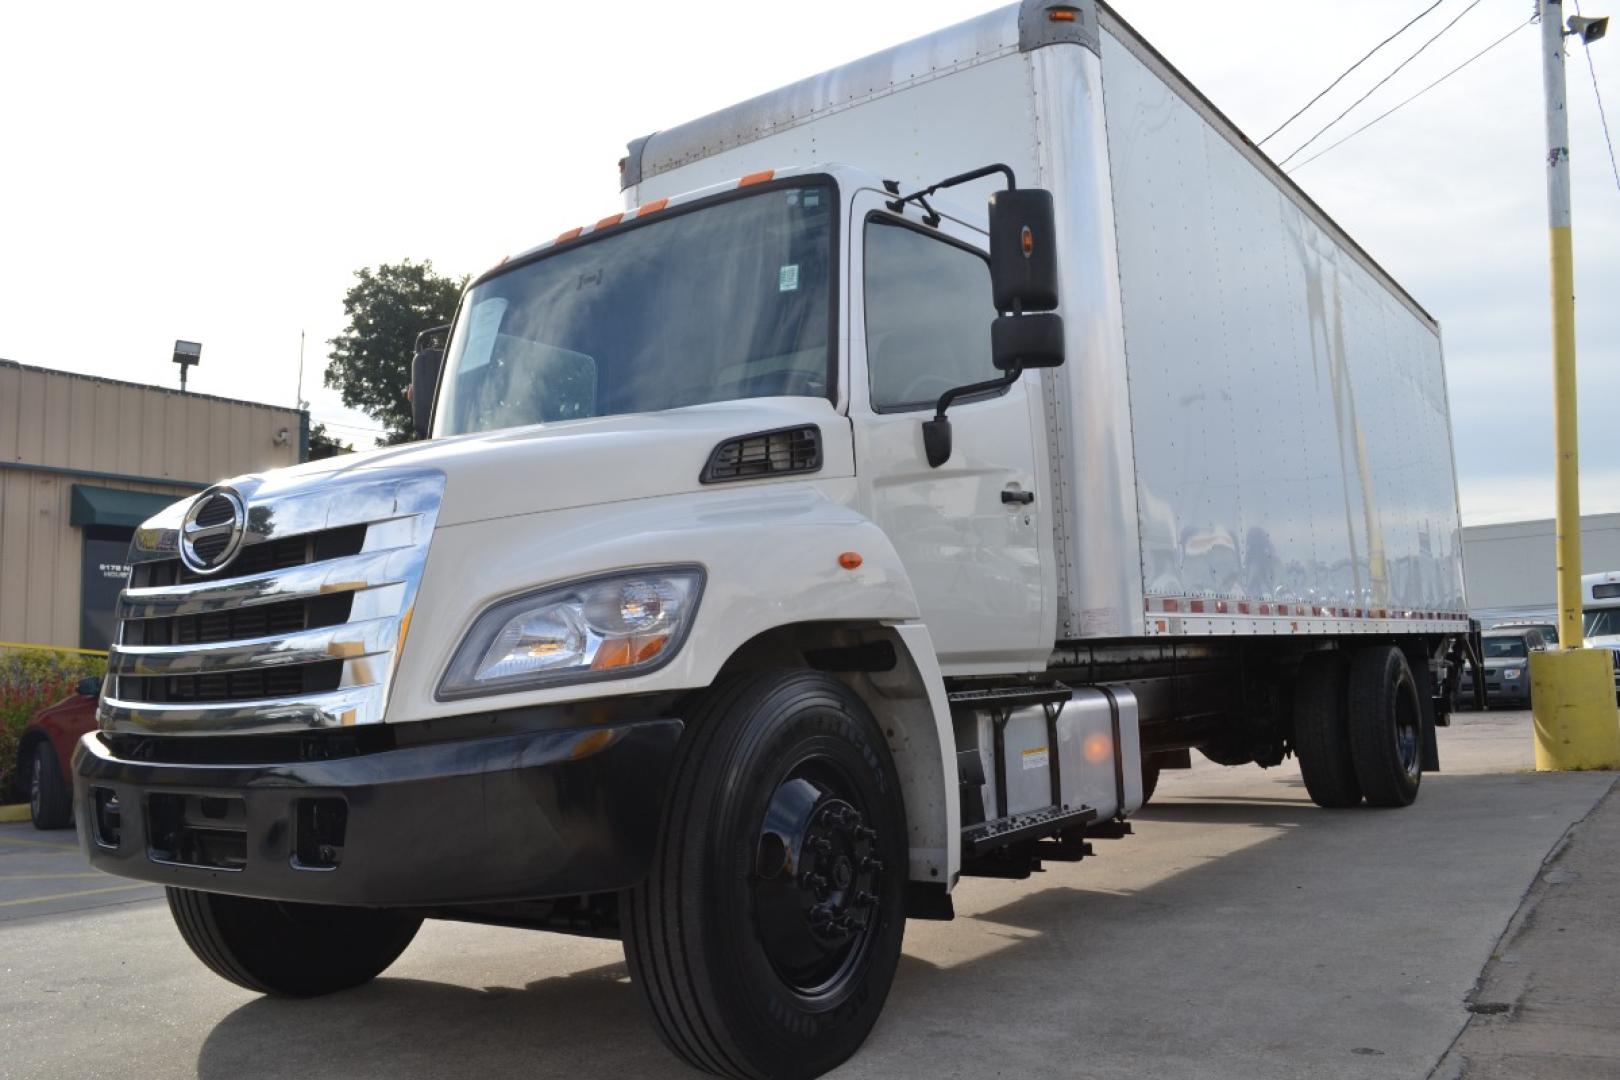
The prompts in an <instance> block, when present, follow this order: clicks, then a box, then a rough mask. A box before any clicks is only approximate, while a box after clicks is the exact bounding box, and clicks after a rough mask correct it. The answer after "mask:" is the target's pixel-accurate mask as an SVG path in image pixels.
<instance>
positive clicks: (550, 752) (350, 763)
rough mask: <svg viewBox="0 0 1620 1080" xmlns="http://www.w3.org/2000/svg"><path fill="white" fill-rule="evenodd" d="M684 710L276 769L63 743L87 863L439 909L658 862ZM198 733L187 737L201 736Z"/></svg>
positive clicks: (284, 894)
mask: <svg viewBox="0 0 1620 1080" xmlns="http://www.w3.org/2000/svg"><path fill="white" fill-rule="evenodd" d="M681 727H682V725H681V722H680V721H679V720H646V721H641V722H637V723H629V724H622V725H617V726H603V727H592V728H579V729H567V730H553V731H536V732H526V733H523V734H516V735H500V736H494V737H487V738H478V739H468V740H462V741H457V742H444V743H432V744H424V745H416V746H408V747H402V748H398V749H389V750H380V751H377V752H374V753H362V754H357V755H355V756H351V757H340V758H332V759H327V760H318V761H291V762H284V763H276V764H171V763H159V762H152V761H145V760H131V759H126V758H122V757H119V756H118V755H117V754H115V753H114V751H113V750H112V748H111V747H110V746H109V745H108V744H107V742H106V741H104V740H103V738H102V737H101V736H100V735H99V734H97V733H92V734H89V735H86V736H85V737H84V738H83V739H82V740H81V741H80V742H79V746H78V748H77V749H76V750H75V751H74V755H73V774H74V785H73V786H74V800H75V807H76V810H77V813H76V815H75V816H76V818H77V821H78V830H79V843H80V845H81V846H82V847H83V848H84V850H85V852H86V854H87V855H88V856H89V858H90V862H91V864H92V865H94V866H95V867H97V868H98V869H101V870H105V871H107V872H109V873H112V874H118V875H121V876H123V877H130V878H136V879H138V880H141V881H151V882H155V883H157V884H160V885H172V886H178V887H181V888H189V889H201V890H204V891H209V892H223V893H233V894H236V895H239V896H252V897H259V898H263V899H270V900H290V901H300V902H308V903H322V904H357V905H366V906H375V907H388V906H406V907H409V906H434V905H455V904H470V903H487V902H497V901H510V900H524V899H536V898H542V897H548V896H566V895H575V894H580V893H592V892H606V891H610V890H614V889H620V888H624V887H626V886H629V885H632V884H634V883H635V882H637V881H639V880H640V879H641V878H642V876H643V875H644V874H645V873H646V870H647V866H648V863H649V862H650V860H651V857H652V849H653V842H654V838H655V834H656V831H657V827H658V822H659V820H660V817H661V815H662V812H663V795H664V786H665V782H666V781H667V779H668V774H669V768H670V764H671V762H672V760H673V758H674V750H675V744H676V741H677V740H678V739H679V737H680V732H681ZM207 738H208V737H207V736H191V737H189V738H188V742H190V741H196V742H203V741H206V740H207Z"/></svg>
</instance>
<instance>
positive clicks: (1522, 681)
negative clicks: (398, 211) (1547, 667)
mask: <svg viewBox="0 0 1620 1080" xmlns="http://www.w3.org/2000/svg"><path fill="white" fill-rule="evenodd" d="M1546 648H1547V639H1546V638H1545V637H1543V636H1542V634H1541V631H1540V630H1536V629H1531V628H1526V627H1518V626H1514V627H1493V628H1492V629H1490V630H1487V631H1485V633H1484V634H1483V635H1482V636H1481V639H1480V651H1481V653H1482V654H1483V660H1484V664H1485V702H1486V704H1488V705H1519V706H1528V705H1529V704H1530V654H1531V653H1533V652H1542V651H1545V650H1546Z"/></svg>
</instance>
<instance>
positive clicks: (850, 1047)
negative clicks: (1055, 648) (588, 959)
mask: <svg viewBox="0 0 1620 1080" xmlns="http://www.w3.org/2000/svg"><path fill="white" fill-rule="evenodd" d="M659 829H660V831H659V839H658V846H657V849H656V853H655V854H654V857H653V865H652V867H651V869H650V870H649V871H648V875H647V878H646V880H645V881H644V882H643V883H642V884H640V885H638V886H636V887H635V888H633V889H631V890H629V892H628V893H627V894H626V913H627V918H626V920H625V926H624V949H625V957H626V959H627V960H628V962H629V965H630V971H631V975H632V978H633V979H634V980H635V982H636V984H637V985H638V986H639V987H640V988H641V991H642V993H643V994H644V995H645V998H646V1001H647V1004H648V1006H649V1008H650V1009H651V1011H652V1016H653V1021H654V1023H655V1025H656V1027H657V1029H658V1032H659V1035H660V1036H661V1037H662V1038H663V1040H664V1042H665V1043H666V1044H668V1046H669V1048H670V1049H671V1050H673V1051H674V1052H675V1053H676V1054H677V1055H678V1056H680V1057H681V1058H682V1059H683V1060H685V1061H686V1062H688V1063H689V1064H691V1065H693V1066H694V1067H696V1068H699V1069H703V1070H705V1071H706V1072H711V1073H717V1074H720V1075H723V1076H736V1077H778V1078H792V1077H813V1076H819V1075H821V1074H822V1073H824V1072H826V1071H827V1070H828V1069H831V1068H833V1067H834V1066H836V1065H838V1064H839V1063H840V1062H842V1061H844V1060H846V1059H847V1058H848V1057H849V1056H850V1055H851V1054H853V1053H854V1052H855V1050H856V1049H857V1048H858V1047H859V1046H860V1045H861V1043H862V1042H863V1041H864V1040H865V1039H866V1036H867V1033H868V1032H870V1031H871V1029H872V1025H873V1024H874V1023H875V1022H876V1021H877V1017H878V1013H879V1012H880V1011H881V1010H882V1008H883V1002H884V999H885V998H886V997H887V996H888V993H889V985H890V983H891V982H892V981H893V980H894V972H895V967H896V965H897V963H898V962H899V957H900V942H901V937H902V935H903V934H904V932H905V912H904V885H905V880H906V869H907V856H908V848H909V843H908V841H907V835H906V824H905V806H904V804H903V802H902V801H901V795H900V783H899V777H898V775H897V773H896V771H895V767H894V762H893V760H892V758H891V757H890V755H889V748H888V745H887V743H886V742H885V740H884V737H883V732H882V731H881V730H880V729H879V727H878V725H877V723H876V721H874V720H873V718H872V715H871V713H870V712H868V711H867V708H866V706H865V704H864V703H862V701H861V700H860V698H858V697H856V696H855V694H854V693H852V692H851V691H850V690H849V689H848V688H847V687H846V686H844V684H843V683H841V682H839V681H838V680H836V679H834V678H832V677H831V676H829V675H824V674H820V673H817V672H802V671H774V672H766V673H762V674H758V675H752V676H747V677H744V678H740V679H735V680H732V681H730V682H726V683H722V684H721V685H720V686H718V687H716V688H715V689H714V690H713V691H712V692H710V693H709V694H708V695H707V697H706V698H705V700H704V701H703V703H702V704H701V705H700V706H699V708H698V709H697V710H696V711H695V712H694V714H693V716H692V719H691V722H690V724H689V726H688V729H687V733H686V736H685V737H684V738H683V739H682V740H681V744H680V748H679V749H678V750H677V752H676V759H675V766H674V771H673V774H672V780H671V789H670V792H669V794H668V796H667V798H666V801H665V809H664V815H663V819H662V821H661V823H660V826H659Z"/></svg>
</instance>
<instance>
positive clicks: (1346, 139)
mask: <svg viewBox="0 0 1620 1080" xmlns="http://www.w3.org/2000/svg"><path fill="white" fill-rule="evenodd" d="M1529 25H1530V24H1529V23H1527V22H1522V23H1520V24H1519V25H1517V26H1515V27H1514V28H1513V29H1511V30H1509V31H1508V32H1507V33H1505V34H1503V35H1502V36H1501V37H1499V38H1497V39H1496V40H1495V41H1493V42H1491V43H1490V44H1489V45H1487V46H1485V47H1484V48H1483V49H1481V50H1479V52H1477V53H1475V54H1474V55H1473V56H1470V57H1469V58H1468V59H1467V60H1464V61H1463V62H1462V63H1460V64H1458V65H1457V66H1456V67H1454V68H1452V69H1451V70H1450V71H1448V72H1446V73H1445V74H1444V75H1442V76H1440V77H1439V78H1438V79H1436V80H1434V82H1432V83H1430V84H1429V85H1428V86H1425V87H1424V88H1423V89H1421V90H1419V91H1418V92H1417V93H1415V94H1413V95H1412V96H1411V97H1409V98H1407V99H1406V100H1405V101H1403V102H1401V103H1400V104H1399V105H1396V106H1395V107H1394V108H1392V109H1387V110H1385V111H1384V112H1381V113H1379V114H1378V115H1377V116H1375V117H1373V118H1372V119H1371V120H1369V121H1367V122H1366V123H1365V124H1362V125H1361V126H1360V127H1358V128H1356V130H1354V131H1352V132H1351V133H1350V134H1348V135H1346V136H1345V137H1344V138H1342V139H1340V140H1339V141H1338V142H1336V143H1334V144H1333V145H1332V146H1329V147H1327V148H1326V149H1323V150H1318V151H1317V152H1316V153H1314V154H1312V155H1311V156H1310V157H1308V158H1306V159H1305V160H1304V161H1302V162H1300V163H1299V164H1298V165H1295V166H1294V167H1293V168H1292V169H1289V170H1288V172H1289V174H1290V175H1292V174H1293V173H1296V172H1298V171H1299V170H1301V169H1303V168H1304V167H1305V166H1307V165H1309V164H1310V163H1311V162H1313V161H1315V160H1316V159H1317V158H1319V157H1321V156H1322V155H1323V154H1326V153H1327V152H1328V151H1330V150H1333V149H1335V148H1336V147H1340V146H1343V145H1344V144H1345V143H1347V142H1349V141H1350V140H1351V139H1353V138H1355V137H1356V136H1357V135H1360V134H1361V133H1362V132H1363V131H1366V130H1367V129H1368V128H1370V127H1372V126H1373V125H1374V124H1376V123H1378V121H1380V120H1382V119H1383V118H1384V117H1386V116H1388V115H1389V114H1390V113H1393V112H1396V111H1398V110H1400V109H1403V108H1405V107H1406V106H1407V105H1410V104H1411V103H1412V102H1414V101H1416V100H1417V99H1418V98H1420V97H1422V96H1423V95H1424V94H1427V93H1428V92H1429V91H1430V90H1433V89H1434V88H1435V87H1437V86H1439V85H1440V84H1441V83H1443V82H1445V81H1446V80H1447V79H1449V78H1451V77H1452V76H1453V75H1455V74H1457V72H1459V71H1461V70H1462V69H1463V68H1465V67H1467V66H1468V65H1469V64H1472V63H1473V62H1474V61H1475V60H1478V59H1479V58H1480V57H1482V56H1484V55H1485V54H1486V53H1488V52H1490V51H1491V50H1492V49H1494V48H1496V47H1497V46H1498V45H1500V44H1502V42H1504V41H1506V40H1507V39H1508V38H1510V37H1512V36H1513V35H1514V34H1517V33H1518V32H1519V31H1520V30H1523V29H1524V28H1525V27H1527V26H1529Z"/></svg>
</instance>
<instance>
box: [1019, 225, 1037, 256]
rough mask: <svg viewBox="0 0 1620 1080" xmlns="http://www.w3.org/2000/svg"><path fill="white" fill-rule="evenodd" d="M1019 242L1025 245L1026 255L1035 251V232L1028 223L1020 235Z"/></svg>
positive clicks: (1022, 245)
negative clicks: (1030, 229)
mask: <svg viewBox="0 0 1620 1080" xmlns="http://www.w3.org/2000/svg"><path fill="white" fill-rule="evenodd" d="M1018 243H1019V245H1020V246H1021V247H1023V249H1024V254H1025V255H1026V256H1027V255H1030V254H1033V253H1034V251H1035V234H1034V233H1032V232H1030V231H1029V226H1028V225H1025V226H1024V231H1023V232H1022V233H1020V234H1019V235H1018Z"/></svg>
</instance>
